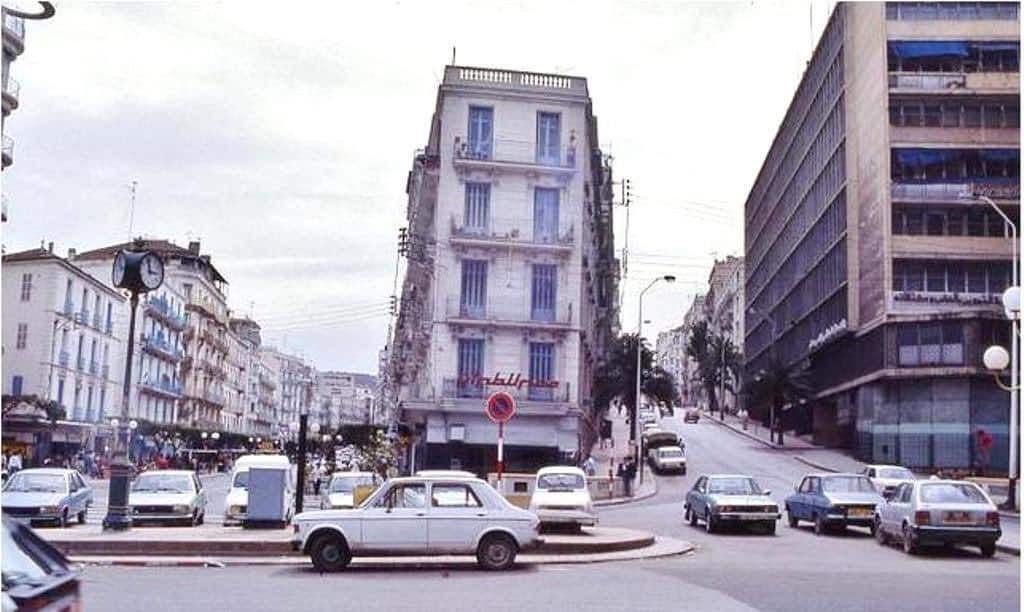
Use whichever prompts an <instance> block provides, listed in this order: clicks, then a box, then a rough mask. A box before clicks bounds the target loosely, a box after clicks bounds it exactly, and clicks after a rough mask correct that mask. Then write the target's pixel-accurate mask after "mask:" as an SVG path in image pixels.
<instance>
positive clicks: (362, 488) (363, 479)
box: [320, 472, 381, 510]
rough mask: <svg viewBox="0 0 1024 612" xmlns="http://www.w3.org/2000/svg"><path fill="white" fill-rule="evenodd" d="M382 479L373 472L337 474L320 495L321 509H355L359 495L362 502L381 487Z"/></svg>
mask: <svg viewBox="0 0 1024 612" xmlns="http://www.w3.org/2000/svg"><path fill="white" fill-rule="evenodd" d="M380 484H381V478H380V476H378V475H377V474H374V473H373V472H335V473H334V474H333V475H332V476H331V481H330V482H329V483H328V484H327V486H326V487H324V490H323V493H322V494H321V495H320V509H321V510H328V509H331V508H354V507H355V506H357V505H359V504H358V503H356V501H357V500H356V497H357V493H358V497H359V501H362V500H363V499H364V498H365V497H366V496H367V495H368V494H369V493H371V492H372V491H373V490H374V489H376V488H377V487H379V486H380Z"/></svg>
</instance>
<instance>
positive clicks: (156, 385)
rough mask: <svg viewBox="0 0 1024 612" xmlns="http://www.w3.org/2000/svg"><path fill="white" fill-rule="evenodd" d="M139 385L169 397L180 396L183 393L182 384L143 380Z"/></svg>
mask: <svg viewBox="0 0 1024 612" xmlns="http://www.w3.org/2000/svg"><path fill="white" fill-rule="evenodd" d="M139 385H140V386H142V387H143V388H145V389H149V390H151V391H157V392H159V393H166V394H169V395H175V396H180V395H181V393H182V388H181V384H180V383H176V382H173V381H165V380H156V381H151V380H148V379H143V380H142V381H141V382H140V383H139Z"/></svg>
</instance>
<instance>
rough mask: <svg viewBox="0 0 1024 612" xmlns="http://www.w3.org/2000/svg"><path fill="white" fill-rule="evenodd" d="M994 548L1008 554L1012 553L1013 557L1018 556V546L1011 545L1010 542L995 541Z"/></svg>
mask: <svg viewBox="0 0 1024 612" xmlns="http://www.w3.org/2000/svg"><path fill="white" fill-rule="evenodd" d="M996 550H998V551H999V552H1003V553H1006V554H1008V555H1013V556H1015V557H1019V556H1020V547H1019V546H1011V545H1010V544H1000V543H998V542H996Z"/></svg>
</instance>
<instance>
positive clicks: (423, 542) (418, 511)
mask: <svg viewBox="0 0 1024 612" xmlns="http://www.w3.org/2000/svg"><path fill="white" fill-rule="evenodd" d="M428 512H429V511H428V508H427V485H426V484H425V483H422V482H418V483H398V484H395V485H393V486H392V487H391V488H390V489H388V490H387V491H385V493H384V494H383V495H381V496H380V497H379V498H378V499H377V500H376V501H375V502H374V503H373V505H372V506H370V507H367V508H364V509H363V511H362V513H361V519H362V520H361V532H362V535H361V540H362V543H363V547H364V548H365V549H367V550H396V551H409V550H426V548H427V525H428V523H427V518H428Z"/></svg>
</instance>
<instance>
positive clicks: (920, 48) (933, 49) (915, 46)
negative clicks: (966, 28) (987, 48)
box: [889, 40, 969, 59]
mask: <svg viewBox="0 0 1024 612" xmlns="http://www.w3.org/2000/svg"><path fill="white" fill-rule="evenodd" d="M889 53H891V54H893V55H894V56H896V57H899V58H903V59H910V58H917V57H967V56H968V54H969V53H968V47H967V43H965V42H963V41H957V40H935V41H932V40H929V41H916V40H915V41H907V40H903V41H899V40H896V41H890V42H889Z"/></svg>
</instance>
